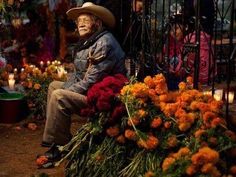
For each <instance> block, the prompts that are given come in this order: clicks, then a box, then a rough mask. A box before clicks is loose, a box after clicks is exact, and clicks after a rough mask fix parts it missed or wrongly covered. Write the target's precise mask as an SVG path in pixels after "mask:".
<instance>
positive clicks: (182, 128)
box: [178, 122, 191, 132]
mask: <svg viewBox="0 0 236 177" xmlns="http://www.w3.org/2000/svg"><path fill="white" fill-rule="evenodd" d="M190 127H191V123H189V122H184V123H180V124H179V125H178V128H179V130H180V131H182V132H185V131H187V130H188V129H189V128H190Z"/></svg>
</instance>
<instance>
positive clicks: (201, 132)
mask: <svg viewBox="0 0 236 177" xmlns="http://www.w3.org/2000/svg"><path fill="white" fill-rule="evenodd" d="M204 133H206V130H202V129H199V130H197V131H196V132H195V133H194V136H195V138H200V137H201V136H202V135H203V134H204Z"/></svg>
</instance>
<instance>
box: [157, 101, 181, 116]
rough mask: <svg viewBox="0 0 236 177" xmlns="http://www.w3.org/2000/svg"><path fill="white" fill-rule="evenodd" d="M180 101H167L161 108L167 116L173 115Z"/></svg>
mask: <svg viewBox="0 0 236 177" xmlns="http://www.w3.org/2000/svg"><path fill="white" fill-rule="evenodd" d="M178 106H179V104H178V103H167V104H166V105H165V107H163V106H162V105H161V110H162V111H163V112H164V114H165V116H167V117H170V116H173V115H174V114H175V112H176V110H177V109H178Z"/></svg>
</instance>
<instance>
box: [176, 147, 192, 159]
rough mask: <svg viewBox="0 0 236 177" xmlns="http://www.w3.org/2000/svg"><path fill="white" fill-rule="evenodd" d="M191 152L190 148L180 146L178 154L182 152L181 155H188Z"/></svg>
mask: <svg viewBox="0 0 236 177" xmlns="http://www.w3.org/2000/svg"><path fill="white" fill-rule="evenodd" d="M189 153H190V149H189V148H188V147H183V148H180V149H179V151H178V154H180V156H181V157H182V156H185V155H188V154H189Z"/></svg>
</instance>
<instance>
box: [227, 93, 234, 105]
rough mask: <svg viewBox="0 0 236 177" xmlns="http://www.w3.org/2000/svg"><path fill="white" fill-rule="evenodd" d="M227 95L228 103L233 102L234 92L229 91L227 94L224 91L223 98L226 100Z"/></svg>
mask: <svg viewBox="0 0 236 177" xmlns="http://www.w3.org/2000/svg"><path fill="white" fill-rule="evenodd" d="M227 96H229V97H228V103H233V102H234V92H229V95H228V94H227V93H225V100H227Z"/></svg>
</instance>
